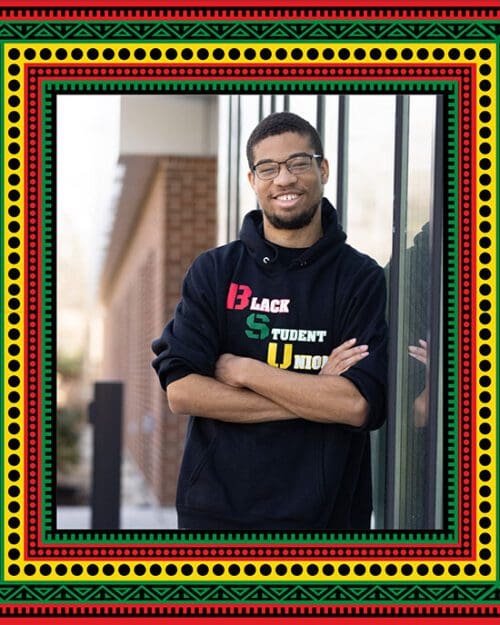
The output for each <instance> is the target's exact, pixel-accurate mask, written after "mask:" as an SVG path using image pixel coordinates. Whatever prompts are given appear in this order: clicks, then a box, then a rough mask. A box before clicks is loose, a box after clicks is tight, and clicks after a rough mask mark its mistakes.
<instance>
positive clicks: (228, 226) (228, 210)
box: [226, 96, 234, 242]
mask: <svg viewBox="0 0 500 625" xmlns="http://www.w3.org/2000/svg"><path fill="white" fill-rule="evenodd" d="M233 97H234V96H229V107H228V108H229V115H228V117H229V119H228V125H229V134H228V146H227V162H228V176H227V200H226V242H228V241H230V240H231V188H232V184H233V170H232V167H231V163H232V162H233V158H232V157H233V154H232V141H231V136H232V131H233V125H232V124H233Z"/></svg>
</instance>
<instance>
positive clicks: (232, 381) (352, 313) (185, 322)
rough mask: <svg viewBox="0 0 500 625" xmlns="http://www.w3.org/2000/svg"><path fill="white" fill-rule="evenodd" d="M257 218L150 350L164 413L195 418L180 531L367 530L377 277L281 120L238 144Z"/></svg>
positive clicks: (379, 372) (382, 375)
mask: <svg viewBox="0 0 500 625" xmlns="http://www.w3.org/2000/svg"><path fill="white" fill-rule="evenodd" d="M247 157H248V162H249V166H250V172H249V174H248V179H249V182H250V184H251V186H252V188H253V189H254V191H255V194H256V196H257V200H258V202H259V205H260V209H261V210H255V211H251V212H250V213H248V214H247V215H246V217H245V220H244V222H243V226H242V228H241V233H240V239H239V240H238V241H234V242H232V243H229V244H227V245H224V246H222V247H219V248H216V249H213V250H209V251H207V252H205V253H204V254H202V255H201V256H199V257H198V258H197V259H196V260H195V261H194V263H193V264H192V266H191V268H190V269H189V271H188V273H187V275H186V278H185V281H184V285H183V291H182V299H181V301H180V303H179V305H178V307H177V309H176V312H175V316H174V319H173V320H172V321H170V323H169V324H168V325H167V326H166V328H165V330H164V331H163V334H162V336H161V338H159V339H157V340H156V341H154V343H153V350H154V352H155V353H156V355H157V357H156V358H155V360H154V361H153V366H154V367H155V369H156V371H157V373H158V375H159V378H160V382H161V384H162V386H163V387H164V388H166V389H167V398H168V402H169V406H170V409H171V410H172V411H173V412H174V413H177V414H189V415H193V416H191V417H190V422H189V426H188V431H187V439H186V446H185V452H184V458H183V462H182V467H181V471H180V476H179V483H178V490H177V512H178V518H179V527H180V528H183V529H214V530H215V529H228V530H257V529H258V530H300V529H332V530H336V529H337V530H341V529H342V530H349V529H368V528H369V526H370V515H371V476H370V448H369V434H368V432H369V430H371V429H374V428H377V427H379V426H380V425H381V424H382V423H383V421H384V419H385V386H386V368H387V362H386V340H387V328H386V323H385V318H384V312H385V280H384V274H383V270H382V269H381V268H380V267H379V266H378V265H377V264H376V263H375V262H374V261H373V260H371V259H370V258H369V257H367V256H365V255H363V254H361V253H359V252H357V251H356V250H354V249H353V248H351V247H350V246H349V245H347V244H346V242H345V239H346V236H345V234H344V233H343V231H342V229H341V227H340V226H339V225H338V223H337V216H336V212H335V209H334V208H333V207H332V206H331V204H330V203H329V202H328V201H327V200H326V199H324V198H323V185H324V184H325V183H326V181H327V179H328V162H327V160H326V159H325V158H324V156H323V148H322V145H321V140H320V138H319V136H318V134H317V132H316V130H315V129H314V128H313V127H312V126H311V125H310V124H309V123H308V122H306V121H305V120H303V119H302V118H300V117H298V116H297V115H294V114H291V113H275V114H273V115H270V116H269V117H267V118H266V119H264V120H263V121H262V122H261V123H260V124H259V125H258V126H257V127H256V128H255V130H254V131H253V133H252V134H251V136H250V138H249V140H248V144H247Z"/></svg>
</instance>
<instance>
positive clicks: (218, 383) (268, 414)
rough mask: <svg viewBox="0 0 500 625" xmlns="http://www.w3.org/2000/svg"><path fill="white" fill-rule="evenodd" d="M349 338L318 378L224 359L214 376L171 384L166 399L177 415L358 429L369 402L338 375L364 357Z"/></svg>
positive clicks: (225, 356) (236, 358) (190, 377)
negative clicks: (298, 420)
mask: <svg viewBox="0 0 500 625" xmlns="http://www.w3.org/2000/svg"><path fill="white" fill-rule="evenodd" d="M355 343H356V340H355V339H351V340H350V341H346V342H345V343H342V345H340V346H339V347H337V348H335V349H334V350H333V351H332V352H331V354H330V356H329V358H328V361H327V363H326V364H325V366H324V367H323V369H322V370H321V371H320V374H319V375H309V374H304V373H296V372H294V371H287V370H285V369H277V368H276V367H272V366H270V365H267V364H266V363H264V362H260V361H258V360H254V359H252V358H245V357H241V356H234V355H233V354H223V355H222V356H221V357H220V358H219V360H218V361H217V365H216V369H215V377H214V378H210V377H207V376H202V375H198V374H195V373H192V374H190V375H187V376H185V377H184V378H181V379H179V380H177V381H175V382H172V383H171V384H169V386H168V388H167V398H168V402H169V406H170V409H171V410H172V412H174V413H177V414H195V415H199V416H202V417H210V418H213V419H218V420H221V421H231V422H237V423H258V422H263V421H280V420H285V419H294V418H298V417H301V418H304V419H309V420H311V421H318V422H325V423H342V424H345V425H351V426H355V427H360V426H362V425H363V424H364V422H365V420H366V418H367V415H368V403H367V401H366V400H365V398H364V397H363V396H362V395H361V393H360V392H359V391H358V390H357V388H356V386H355V385H354V384H353V383H352V382H351V381H350V380H348V379H346V378H343V377H341V375H340V374H341V373H343V372H344V371H347V369H349V367H351V366H352V365H354V364H355V363H356V362H358V361H359V360H361V359H362V358H365V357H366V356H367V355H368V347H367V346H366V345H356V344H355Z"/></svg>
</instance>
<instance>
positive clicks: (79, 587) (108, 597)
mask: <svg viewBox="0 0 500 625" xmlns="http://www.w3.org/2000/svg"><path fill="white" fill-rule="evenodd" d="M0 597H1V600H2V601H3V602H6V603H9V602H10V603H15V602H24V603H38V602H43V603H49V602H50V603H53V604H58V603H61V604H63V603H68V602H78V603H87V604H92V603H95V602H103V601H106V602H109V603H117V604H123V603H127V604H140V603H143V602H147V603H159V604H166V603H170V602H176V603H178V604H179V603H192V602H197V603H203V604H205V605H207V604H217V603H220V602H221V601H222V602H227V603H233V604H242V603H246V602H253V603H259V604H266V605H270V604H276V605H279V606H283V605H292V604H294V603H296V602H297V601H300V603H301V604H305V605H313V606H318V607H320V606H321V605H334V604H349V605H350V604H352V605H354V606H361V605H363V604H367V605H369V604H371V605H373V604H380V605H386V604H388V603H397V604H400V605H403V604H412V605H416V604H417V605H432V606H438V605H439V604H446V605H453V604H457V605H463V604H464V603H487V602H498V601H499V599H500V597H499V590H498V589H497V588H492V587H491V585H484V584H483V585H481V584H463V585H458V584H444V583H443V584H431V585H416V584H410V585H407V584H397V585H389V584H387V585H384V584H377V585H368V584H334V585H331V584H314V585H309V584H296V585H295V584H277V585H276V584H257V585H255V584H224V585H223V584H209V583H207V584H192V585H189V584H185V585H182V584H154V583H153V584H148V585H146V584H109V585H104V584H98V585H92V584H88V583H87V584H68V585H64V584H63V585H61V584H47V585H46V584H33V585H29V586H28V585H25V584H23V585H21V586H19V585H13V584H10V585H3V586H2V589H1V593H0Z"/></svg>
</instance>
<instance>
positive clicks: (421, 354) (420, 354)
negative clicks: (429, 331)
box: [408, 339, 427, 365]
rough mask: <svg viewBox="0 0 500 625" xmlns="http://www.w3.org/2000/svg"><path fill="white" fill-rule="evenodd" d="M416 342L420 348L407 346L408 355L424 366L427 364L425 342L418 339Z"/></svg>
mask: <svg viewBox="0 0 500 625" xmlns="http://www.w3.org/2000/svg"><path fill="white" fill-rule="evenodd" d="M418 342H419V343H420V347H417V346H416V345H409V346H408V353H409V354H410V356H412V357H413V358H415V359H416V360H418V361H419V362H421V363H423V364H424V365H426V364H427V341H424V340H423V339H418Z"/></svg>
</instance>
